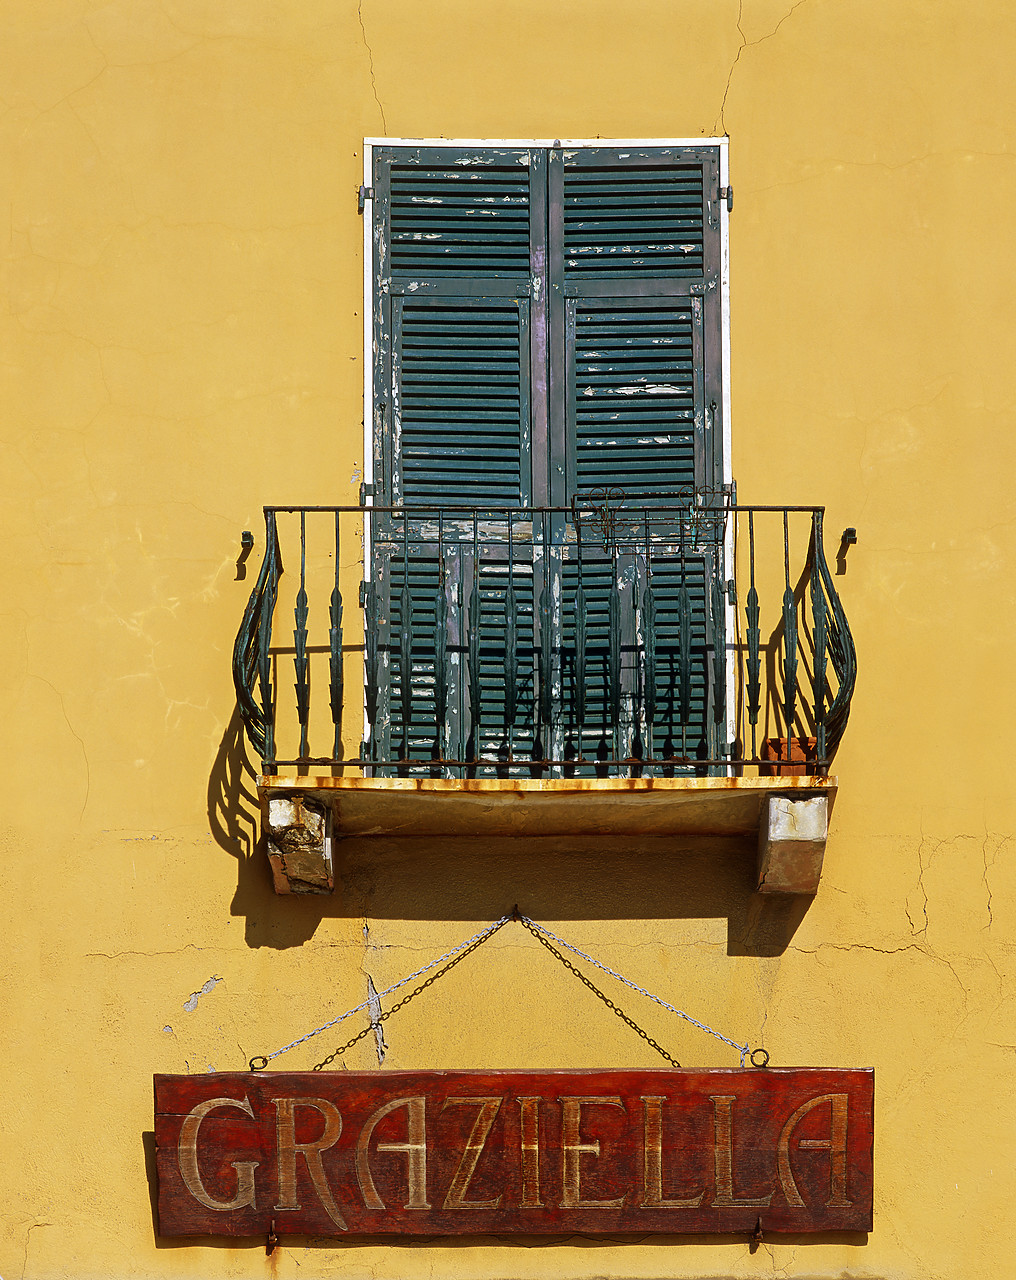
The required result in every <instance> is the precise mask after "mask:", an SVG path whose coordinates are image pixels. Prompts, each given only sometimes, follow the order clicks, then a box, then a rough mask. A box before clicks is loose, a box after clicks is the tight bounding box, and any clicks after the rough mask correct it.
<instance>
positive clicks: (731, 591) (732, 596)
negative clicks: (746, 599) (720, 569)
mask: <svg viewBox="0 0 1016 1280" xmlns="http://www.w3.org/2000/svg"><path fill="white" fill-rule="evenodd" d="M727 603H728V604H737V583H736V582H735V581H734V579H733V578H728V579H727Z"/></svg>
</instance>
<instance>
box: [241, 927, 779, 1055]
mask: <svg viewBox="0 0 1016 1280" xmlns="http://www.w3.org/2000/svg"><path fill="white" fill-rule="evenodd" d="M509 920H517V921H518V923H519V924H521V925H522V926H523V927H524V928H525V929H527V930H528V932H529V933H531V934H532V935H533V937H534V938H535V939H536V940H537V942H539V943H540V945H541V946H542V947H545V948H546V949H547V950H548V951H549V952H550V954H551V955H552V956H554V958H555V959H556V960H559V961H560V962H561V964H562V965H564V967H565V968H566V969H567V970H568V971H569V972H570V973H572V974H574V975H575V977H576V978H578V980H579V981H580V982H581V983H582V985H583V986H585V987H588V988H589V990H590V991H591V992H592V993H593V995H595V996H596V998H597V999H598V1000H601V1001H602V1002H603V1003H604V1004H605V1005H606V1006H607V1008H608V1009H609V1010H610V1011H611V1012H612V1013H613V1014H615V1015H616V1016H617V1017H618V1018H620V1019H621V1021H622V1022H623V1023H624V1024H625V1025H626V1026H628V1027H631V1029H632V1031H634V1032H635V1034H636V1035H638V1036H640V1037H641V1038H642V1039H643V1040H644V1041H645V1042H646V1044H648V1045H649V1046H650V1047H651V1048H653V1049H655V1050H656V1052H657V1053H658V1054H660V1056H661V1057H663V1058H665V1059H666V1060H667V1062H669V1063H670V1065H671V1066H672V1067H680V1065H681V1064H680V1063H679V1062H678V1061H677V1059H676V1058H673V1057H671V1055H670V1054H669V1053H668V1052H667V1051H666V1049H664V1048H663V1047H662V1046H661V1045H660V1044H659V1043H658V1042H657V1041H656V1040H654V1039H653V1037H652V1036H651V1035H649V1034H648V1032H646V1031H644V1030H643V1029H642V1028H641V1027H640V1026H639V1025H638V1023H637V1022H634V1021H633V1020H632V1019H631V1018H629V1017H628V1015H627V1014H626V1013H624V1012H623V1011H622V1010H621V1009H619V1008H618V1007H617V1005H616V1004H614V1002H613V1001H612V1000H611V999H610V998H609V997H608V996H606V995H604V993H603V992H602V991H601V990H600V989H599V987H597V986H596V985H595V984H594V983H592V982H590V980H589V979H588V978H587V977H586V976H585V974H583V973H580V972H579V970H578V969H576V967H575V966H574V965H573V964H572V963H571V962H570V961H569V960H567V959H565V957H564V956H563V955H562V954H561V952H560V951H558V950H557V948H556V947H554V946H553V945H552V944H551V943H550V942H549V941H548V938H553V939H554V941H555V942H559V943H561V945H562V946H563V947H566V948H567V949H568V950H569V951H571V952H572V953H573V954H574V955H576V956H578V957H580V958H581V959H583V960H587V961H588V962H589V963H590V964H592V965H595V966H596V968H598V969H602V970H603V972H604V973H607V974H610V975H611V976H612V977H614V978H618V979H619V980H620V981H621V982H623V983H624V984H625V985H626V986H628V987H631V988H632V990H634V991H638V992H640V993H641V994H642V995H645V996H648V997H649V999H650V1000H653V1001H655V1003H656V1004H659V1005H662V1007H663V1008H664V1009H667V1010H669V1011H670V1012H671V1013H676V1014H677V1015H678V1016H679V1017H681V1018H683V1019H685V1021H687V1022H690V1023H691V1024H692V1025H693V1026H696V1027H699V1028H700V1029H701V1030H702V1031H707V1032H708V1033H709V1034H710V1035H713V1036H715V1037H716V1038H717V1039H718V1040H722V1041H723V1042H724V1043H725V1044H729V1045H730V1046H731V1047H732V1048H735V1049H737V1050H738V1051H739V1052H740V1054H741V1066H742V1067H743V1066H744V1065H745V1059H746V1058H747V1057H748V1056H749V1047H748V1045H739V1044H737V1043H736V1041H733V1040H729V1039H728V1038H727V1037H726V1036H723V1035H720V1033H719V1032H718V1031H714V1030H713V1029H712V1028H711V1027H707V1026H706V1025H705V1024H704V1023H702V1022H699V1021H698V1020H697V1019H695V1018H692V1017H690V1016H689V1015H688V1014H686V1013H684V1012H682V1011H681V1010H680V1009H676V1008H674V1006H673V1005H670V1004H668V1003H667V1002H666V1001H665V1000H661V999H660V998H659V996H654V995H652V993H651V992H649V991H646V990H645V988H644V987H640V986H637V985H636V984H635V983H634V982H631V981H630V980H629V979H628V978H625V977H623V976H622V975H621V974H619V973H615V971H614V970H613V969H610V968H608V967H607V966H606V965H604V964H601V963H600V962H599V961H598V960H594V959H593V957H592V956H588V955H586V953H585V952H584V951H580V950H579V949H578V948H577V947H574V946H572V945H571V943H569V942H566V941H565V940H564V939H563V938H559V937H558V936H557V934H556V933H553V932H551V930H550V929H547V928H545V927H544V926H543V925H540V924H537V923H536V921H535V920H530V919H529V917H528V916H524V915H523V914H522V913H521V912H520V911H519V909H518V907H516V908H515V909H514V911H513V912H512V914H511V915H510V916H508V915H506V916H502V917H501V919H500V920H496V921H495V922H494V923H493V924H491V925H488V926H487V928H485V929H483V930H481V932H480V933H478V934H476V935H474V936H473V937H472V938H470V939H469V940H468V941H467V942H466V943H460V944H459V947H457V948H455V951H456V952H458V954H455V952H450V953H448V955H450V956H451V957H452V958H451V959H449V960H448V963H447V964H444V965H443V967H442V968H440V969H438V971H437V972H436V973H434V974H432V975H431V976H430V977H429V978H427V980H426V981H425V982H421V983H420V985H419V986H418V987H415V988H414V989H413V990H412V991H411V992H410V993H409V995H407V996H405V997H403V999H401V1000H400V1001H399V1002H398V1003H397V1004H394V1005H393V1006H392V1007H391V1008H390V1009H388V1010H385V1011H384V1012H383V1013H381V1014H380V1015H379V1016H378V1017H377V1018H375V1019H372V1020H371V1021H370V1022H369V1023H368V1024H367V1026H365V1027H364V1028H363V1030H362V1031H359V1032H358V1033H357V1034H356V1035H355V1036H353V1038H352V1039H351V1040H348V1041H347V1042H346V1043H345V1044H344V1045H340V1046H339V1048H337V1049H336V1050H335V1051H334V1052H333V1053H330V1054H329V1055H328V1057H327V1058H325V1059H323V1060H322V1061H321V1062H319V1063H318V1064H317V1065H316V1066H315V1067H314V1068H313V1069H314V1070H315V1071H321V1070H323V1069H324V1068H325V1067H327V1066H328V1065H329V1064H330V1063H332V1062H334V1061H335V1059H336V1058H339V1057H341V1056H342V1055H343V1054H344V1053H345V1052H346V1051H347V1049H351V1048H352V1047H353V1045H355V1044H358V1043H359V1042H360V1041H361V1040H362V1039H363V1038H364V1037H365V1036H368V1035H370V1033H371V1032H372V1031H376V1030H377V1028H378V1027H380V1026H381V1024H382V1023H383V1022H387V1021H388V1019H389V1018H390V1017H391V1016H392V1015H393V1014H395V1013H398V1012H399V1010H400V1009H402V1008H404V1007H405V1006H406V1005H407V1004H409V1002H410V1001H411V1000H415V999H416V997H417V996H418V995H420V994H421V993H422V992H424V991H426V990H427V988H428V987H431V986H433V985H434V983H435V982H437V980H438V978H443V977H444V975H445V974H446V973H448V972H450V970H452V969H454V968H455V966H456V965H457V964H458V963H459V962H460V961H461V960H464V959H465V958H466V956H468V955H470V954H471V953H472V952H474V951H475V950H476V949H477V948H478V947H481V946H482V945H483V944H484V943H485V942H486V941H487V939H488V938H491V937H493V935H494V934H495V933H497V932H498V930H499V929H502V928H503V927H504V926H505V925H506V924H507V923H508V922H509ZM448 955H446V956H441V957H440V958H439V959H437V960H432V961H431V962H430V963H429V964H428V965H425V966H424V968H423V969H421V970H418V971H417V972H416V973H415V974H410V976H409V977H408V978H403V979H401V981H399V982H396V983H394V984H393V985H392V986H391V987H389V988H388V989H387V991H384V992H382V993H381V994H382V995H389V994H390V993H391V992H393V991H396V990H397V989H398V988H399V987H402V986H405V985H406V984H407V983H408V982H411V981H412V979H413V978H415V977H419V976H420V975H421V974H422V973H426V972H427V970H428V969H431V968H434V966H435V965H438V964H441V963H442V961H444V960H446V959H448ZM368 1004H369V1001H364V1002H363V1004H361V1005H357V1007H356V1008H355V1009H350V1010H349V1011H348V1013H344V1014H342V1015H341V1016H340V1017H338V1018H333V1019H332V1020H331V1022H328V1023H325V1025H324V1026H322V1027H318V1028H317V1030H316V1031H310V1032H308V1033H307V1035H305V1036H301V1037H300V1038H299V1039H297V1040H294V1041H293V1042H292V1043H291V1044H288V1045H286V1046H285V1047H284V1048H282V1049H276V1051H275V1052H274V1053H272V1054H267V1055H264V1056H262V1057H259V1058H253V1059H252V1060H251V1063H250V1069H251V1070H252V1071H263V1070H264V1069H265V1068H266V1067H267V1066H268V1063H269V1061H270V1060H271V1059H272V1058H276V1057H278V1056H279V1054H281V1053H285V1052H287V1050H289V1049H292V1048H295V1047H296V1046H297V1045H298V1044H302V1043H303V1042H304V1041H305V1040H309V1039H311V1037H313V1036H316V1035H319V1034H320V1033H321V1032H322V1031H324V1030H326V1029H327V1028H328V1027H329V1026H334V1025H335V1023H337V1022H342V1021H343V1020H344V1019H346V1018H348V1017H350V1016H351V1015H352V1014H354V1013H357V1012H359V1010H361V1009H363V1008H366V1007H367V1005H368ZM758 1058H761V1061H758V1060H757V1059H758ZM750 1059H751V1064H752V1066H754V1067H765V1066H768V1064H769V1054H768V1053H767V1052H766V1050H765V1049H755V1050H754V1051H751V1052H750Z"/></svg>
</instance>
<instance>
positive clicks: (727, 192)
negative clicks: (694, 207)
mask: <svg viewBox="0 0 1016 1280" xmlns="http://www.w3.org/2000/svg"><path fill="white" fill-rule="evenodd" d="M360 190H361V191H363V187H361V188H360ZM720 199H721V200H726V202H727V212H728V213H733V212H734V188H733V187H720ZM360 208H361V209H363V204H362V203H361V205H360Z"/></svg>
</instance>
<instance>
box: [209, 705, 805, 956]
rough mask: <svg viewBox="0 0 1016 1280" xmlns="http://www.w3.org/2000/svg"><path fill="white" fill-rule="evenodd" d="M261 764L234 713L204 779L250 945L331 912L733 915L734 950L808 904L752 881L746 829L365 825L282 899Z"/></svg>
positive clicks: (439, 916) (296, 936) (763, 938)
mask: <svg viewBox="0 0 1016 1280" xmlns="http://www.w3.org/2000/svg"><path fill="white" fill-rule="evenodd" d="M258 815H259V809H258V796H257V770H256V767H255V766H254V764H253V763H252V762H251V760H250V758H249V756H248V754H247V743H246V739H245V737H244V735H243V724H242V721H241V719H240V715H239V712H238V711H235V710H234V713H233V715H232V717H231V719H230V721H229V725H228V726H227V728H226V732H225V734H224V735H223V738H222V742H221V744H220V746H219V751H218V754H217V756H216V758H215V763H214V765H213V767H212V772H211V776H210V777H209V780H208V820H209V825H210V828H211V832H212V835H213V836H214V837H215V839H216V841H217V843H218V844H219V846H220V848H222V849H223V850H225V852H226V853H228V854H229V855H230V856H231V857H233V858H235V859H236V863H237V885H236V893H235V894H234V896H233V901H232V904H231V906H230V911H231V913H232V914H233V915H234V916H243V917H244V919H245V920H246V922H247V927H246V932H245V937H246V941H247V945H248V946H249V947H255V948H256V947H274V948H277V949H280V950H282V949H285V948H287V947H298V946H300V945H301V944H302V943H304V942H306V941H307V940H308V939H309V938H311V937H312V936H313V934H314V931H315V930H316V929H317V926H318V923H319V922H320V921H321V920H322V919H324V918H334V917H339V918H346V919H362V918H363V917H367V918H368V919H370V918H375V919H383V920H384V919H390V920H463V921H467V922H469V923H470V924H478V923H482V922H484V921H488V920H495V919H497V918H498V917H499V916H501V915H504V914H505V913H506V912H508V911H511V909H512V906H513V904H514V903H516V902H517V903H518V904H519V907H520V908H521V910H522V911H523V912H524V913H525V914H526V915H528V916H531V917H532V918H533V919H534V920H540V921H544V920H546V921H566V920H590V919H593V920H615V919H616V920H641V919H648V920H691V919H722V918H726V920H727V952H728V954H729V955H746V956H777V955H781V954H782V953H783V952H784V951H785V950H786V948H787V946H788V945H789V943H790V941H791V939H792V938H793V936H794V933H795V931H796V929H797V927H798V925H799V924H800V923H801V920H802V919H803V918H804V915H805V912H806V911H807V910H808V907H809V906H810V905H811V899H810V898H808V897H789V898H781V897H778V896H776V895H761V894H757V893H755V892H754V883H755V880H754V877H755V846H754V841H753V840H752V839H751V838H748V837H687V836H685V837H674V836H639V837H635V836H623V835H622V836H587V837H582V838H577V837H557V836H553V837H550V836H547V837H538V838H526V839H520V838H517V837H516V838H512V837H490V836H482V835H477V836H475V837H474V836H456V837H453V838H448V839H443V840H442V839H436V838H433V837H423V836H416V837H402V838H388V837H383V836H369V837H363V836H357V837H350V838H349V839H346V840H340V841H337V842H336V845H335V862H336V866H335V873H336V890H335V893H334V894H330V895H328V896H321V897H318V896H313V895H310V896H292V897H286V896H279V895H277V894H276V893H275V891H274V889H273V888H272V882H271V875H270V873H269V869H268V859H267V857H266V855H265V853H264V850H263V848H262V847H261V845H260V840H259V834H258V828H259V816H258Z"/></svg>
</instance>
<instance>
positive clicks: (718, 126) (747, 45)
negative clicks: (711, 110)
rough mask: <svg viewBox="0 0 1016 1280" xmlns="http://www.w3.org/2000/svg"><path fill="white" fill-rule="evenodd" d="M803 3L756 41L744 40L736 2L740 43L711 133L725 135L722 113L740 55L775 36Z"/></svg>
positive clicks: (800, 0) (740, 8)
mask: <svg viewBox="0 0 1016 1280" xmlns="http://www.w3.org/2000/svg"><path fill="white" fill-rule="evenodd" d="M805 2H806V0H797V3H796V4H794V5H791V7H790V8H789V9H788V10H787V12H786V13H785V14H784V15H783V17H782V18H781V19H780V20H779V22H777V24H776V26H775V27H773V29H772V31H770V32H769V33H768V34H767V35H764V36H759V38H758V39H757V40H746V39H745V35H744V30H743V28H742V26H741V18H742V17H743V15H744V0H737V23H736V25H737V34H738V35H739V36H740V37H741V43H740V44H739V45H738V48H737V53H736V54H735V55H734V61H733V62H732V63H731V64H730V70H729V71H728V72H727V83H726V85H725V86H724V88H723V101H722V102H721V103H720V112H719V115H718V116H717V117H716V120H715V122H714V124H713V133H717V132H719V133H721V134H726V133H727V123H726V120H725V118H724V112H725V111H726V107H727V94H728V93H729V92H730V82H731V80H732V79H733V78H734V68H735V67H736V66H737V64H738V63H739V62H740V61H741V54H742V53H744V51H745V49H754V48H755V47H756V46H757V45H760V44H765V42H766V41H767V40H771V39H772V38H773V36H774V35H776V33H777V31H779V29H780V27H782V26H783V24H784V23H785V22H786V20H787V19H788V18H789V17H790V15H791V14H792V13H794V12H795V11H796V10H797V9H800V7H801V5H802V4H804V3H805Z"/></svg>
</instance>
